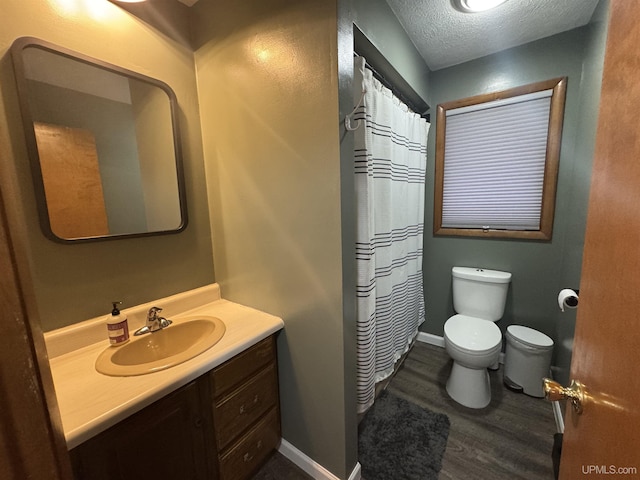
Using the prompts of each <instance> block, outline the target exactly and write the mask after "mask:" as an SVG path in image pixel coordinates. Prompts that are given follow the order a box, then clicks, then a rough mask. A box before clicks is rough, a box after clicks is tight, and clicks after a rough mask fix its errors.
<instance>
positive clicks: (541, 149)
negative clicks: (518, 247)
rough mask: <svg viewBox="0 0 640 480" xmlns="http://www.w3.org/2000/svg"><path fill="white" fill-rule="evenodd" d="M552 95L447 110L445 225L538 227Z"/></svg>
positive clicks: (521, 96)
mask: <svg viewBox="0 0 640 480" xmlns="http://www.w3.org/2000/svg"><path fill="white" fill-rule="evenodd" d="M552 93H553V91H552V90H545V91H542V92H535V93H532V94H527V95H520V96H517V97H511V98H508V99H503V100H496V101H493V102H486V103H482V104H478V105H474V106H473V107H462V108H457V109H451V110H448V111H447V112H446V115H447V126H446V132H445V153H444V178H443V196H442V226H443V227H446V228H477V229H506V230H539V229H540V216H541V211H542V193H543V182H544V173H545V172H544V169H545V161H546V152H547V137H548V130H549V115H550V108H551V94H552Z"/></svg>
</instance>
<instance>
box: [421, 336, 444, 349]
mask: <svg viewBox="0 0 640 480" xmlns="http://www.w3.org/2000/svg"><path fill="white" fill-rule="evenodd" d="M416 340H418V341H419V342H423V343H428V344H429V345H435V346H436V347H442V348H444V337H440V336H438V335H434V334H432V333H426V332H418V336H417V337H416Z"/></svg>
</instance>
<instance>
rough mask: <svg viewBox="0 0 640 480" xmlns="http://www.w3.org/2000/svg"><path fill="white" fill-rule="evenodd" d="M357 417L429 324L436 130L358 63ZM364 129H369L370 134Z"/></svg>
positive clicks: (365, 408) (369, 403) (356, 114)
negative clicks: (428, 217) (430, 177)
mask: <svg viewBox="0 0 640 480" xmlns="http://www.w3.org/2000/svg"><path fill="white" fill-rule="evenodd" d="M354 62H355V63H354V67H355V68H354V70H355V75H354V77H355V78H354V80H355V86H356V92H355V98H356V100H357V99H358V98H360V96H361V94H362V91H363V90H362V88H361V87H363V88H364V91H365V94H364V100H363V102H362V104H361V106H360V107H359V108H358V109H357V110H356V112H355V115H354V119H353V120H355V121H358V120H360V127H359V128H357V129H356V130H355V132H354V134H355V137H354V142H355V179H356V180H355V181H356V204H357V236H356V241H357V245H356V263H357V271H358V280H357V296H358V299H357V308H358V317H357V324H358V327H357V333H358V370H357V372H358V412H359V413H361V412H364V411H366V410H367V409H368V408H369V407H370V406H371V405H372V404H373V401H374V394H375V384H376V383H377V382H379V381H381V380H384V379H385V378H387V377H388V376H389V375H391V373H393V368H394V364H395V362H396V361H397V360H398V359H399V358H400V357H401V356H402V355H403V354H404V353H405V352H406V351H407V350H408V348H409V346H410V345H411V342H412V341H413V339H414V338H415V336H416V335H417V332H418V326H419V325H420V324H421V323H422V322H423V321H424V296H423V289H422V236H423V229H424V180H425V170H426V163H427V134H428V132H429V123H427V122H426V120H424V119H423V118H421V117H420V116H419V115H418V114H416V113H413V112H412V111H411V110H409V108H408V107H407V106H406V105H405V104H403V103H402V102H401V101H400V100H399V99H398V98H396V97H395V96H394V95H393V94H392V93H391V91H390V90H389V89H388V88H386V87H384V86H383V85H382V84H381V83H380V82H379V81H378V80H377V79H375V78H374V77H373V74H372V72H371V70H369V69H368V68H365V59H364V58H363V57H356V58H355V59H354ZM363 127H364V128H363Z"/></svg>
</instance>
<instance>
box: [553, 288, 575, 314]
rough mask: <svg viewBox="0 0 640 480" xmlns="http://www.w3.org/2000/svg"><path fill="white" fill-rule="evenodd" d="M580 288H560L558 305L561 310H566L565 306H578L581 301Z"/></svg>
mask: <svg viewBox="0 0 640 480" xmlns="http://www.w3.org/2000/svg"><path fill="white" fill-rule="evenodd" d="M579 295H580V290H579V289H575V290H574V289H572V288H564V289H562V290H560V293H559V294H558V306H559V307H560V310H562V311H563V312H564V309H565V307H567V308H577V307H578V301H579V298H578V297H579Z"/></svg>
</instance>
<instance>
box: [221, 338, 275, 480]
mask: <svg viewBox="0 0 640 480" xmlns="http://www.w3.org/2000/svg"><path fill="white" fill-rule="evenodd" d="M210 375H211V394H212V397H213V402H212V410H213V421H214V424H215V436H216V446H217V453H218V463H219V468H220V480H243V479H246V478H249V476H250V475H251V474H252V473H254V472H255V471H256V470H257V469H258V468H259V467H260V466H261V465H262V464H263V463H264V461H265V460H266V459H267V458H268V457H269V455H270V454H271V452H272V451H273V450H274V449H275V448H276V447H277V445H278V442H279V441H280V408H279V397H278V367H277V363H276V345H275V338H274V337H269V338H266V339H264V340H263V341H261V342H259V343H258V344H256V345H254V346H253V347H251V348H249V349H248V350H246V351H244V352H242V353H241V354H239V355H237V356H236V357H234V358H233V359H231V360H230V361H228V362H226V363H223V364H222V365H220V366H219V367H217V368H215V369H214V370H213V371H212V372H211V374H210Z"/></svg>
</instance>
